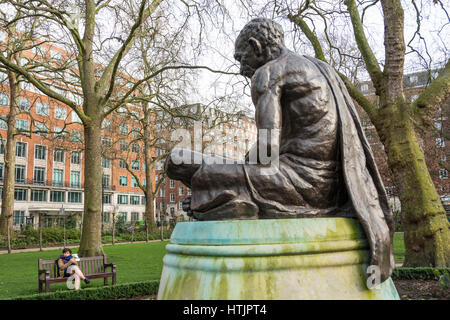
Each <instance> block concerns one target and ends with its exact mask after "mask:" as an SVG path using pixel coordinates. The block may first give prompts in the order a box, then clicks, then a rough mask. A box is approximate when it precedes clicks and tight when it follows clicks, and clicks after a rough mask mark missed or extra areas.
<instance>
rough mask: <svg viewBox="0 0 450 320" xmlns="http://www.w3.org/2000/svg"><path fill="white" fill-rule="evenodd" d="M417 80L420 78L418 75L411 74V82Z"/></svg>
mask: <svg viewBox="0 0 450 320" xmlns="http://www.w3.org/2000/svg"><path fill="white" fill-rule="evenodd" d="M417 80H418V77H417V75H412V76H409V82H411V83H416V82H417Z"/></svg>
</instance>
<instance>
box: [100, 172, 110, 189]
mask: <svg viewBox="0 0 450 320" xmlns="http://www.w3.org/2000/svg"><path fill="white" fill-rule="evenodd" d="M110 181H111V180H110V176H109V174H104V175H103V176H102V186H103V188H109V186H110Z"/></svg>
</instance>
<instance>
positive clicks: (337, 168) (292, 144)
mask: <svg viewBox="0 0 450 320" xmlns="http://www.w3.org/2000/svg"><path fill="white" fill-rule="evenodd" d="M235 59H236V60H237V61H239V62H240V65H241V70H240V73H241V74H242V75H244V76H246V77H251V94H252V100H253V103H254V105H255V108H256V112H255V120H256V126H257V128H258V130H259V131H258V139H257V140H258V141H257V143H256V145H255V146H253V147H252V151H251V152H250V155H251V154H257V155H258V158H257V159H256V161H253V162H252V161H250V160H251V157H249V156H248V155H247V157H246V161H245V163H237V162H234V163H230V162H227V164H214V163H213V164H210V163H211V160H214V159H223V158H220V157H218V156H214V155H202V154H198V153H196V152H193V151H190V150H182V149H174V150H172V152H171V153H170V155H169V157H168V158H167V160H166V170H167V174H168V176H169V177H170V178H172V179H176V180H181V181H182V182H183V183H184V184H186V185H187V186H189V187H191V188H192V197H191V198H190V199H187V200H186V201H185V203H184V209H185V210H186V211H188V213H189V214H190V215H193V217H194V218H196V219H198V220H225V219H281V218H302V217H354V218H357V219H359V222H360V223H361V225H362V226H363V228H364V230H365V232H366V235H367V238H368V241H369V243H370V248H371V264H372V265H377V266H378V267H379V268H380V271H381V281H384V280H386V279H387V278H388V277H389V276H390V275H391V273H392V270H393V268H394V259H393V248H392V236H393V220H392V214H391V211H390V208H389V203H388V199H387V196H386V193H385V189H384V186H383V182H382V181H381V178H380V175H379V173H378V170H377V167H376V164H375V161H374V158H373V155H372V152H371V150H370V147H369V144H368V142H367V140H366V138H365V136H364V132H363V129H362V127H361V123H360V121H359V117H358V114H357V112H356V109H355V106H354V105H353V102H352V99H351V98H350V96H349V93H348V92H347V89H346V88H345V85H344V83H343V82H342V80H341V79H340V78H339V76H338V75H337V74H336V72H335V71H334V70H333V69H332V68H331V67H330V66H329V65H327V64H326V63H324V62H322V61H320V60H317V59H315V58H312V57H307V56H300V55H298V54H296V53H294V52H292V51H290V50H288V49H287V48H286V47H285V46H284V33H283V30H282V28H281V26H280V25H278V24H277V23H275V22H273V21H271V20H269V19H264V18H257V19H254V20H252V21H250V22H249V23H248V24H247V25H246V26H245V27H244V28H243V29H242V31H241V32H240V34H239V36H238V38H237V40H236V43H235ZM261 129H266V130H265V131H264V132H268V134H267V136H268V138H267V139H266V138H265V137H264V138H263V137H262V135H261V132H263V131H261ZM266 148H267V150H272V151H273V150H277V149H278V150H279V155H278V157H277V159H276V160H277V165H276V166H273V165H272V166H271V165H270V164H267V163H262V161H261V159H260V151H261V150H264V151H267V150H266ZM253 151H256V152H254V153H252V152H253ZM267 152H268V151H267ZM198 156H200V157H202V159H203V162H202V163H201V164H195V163H193V159H194V157H198ZM271 156H273V155H271ZM186 159H187V160H186ZM268 167H271V170H272V171H271V172H270V173H269V174H265V173H264V169H265V168H268Z"/></svg>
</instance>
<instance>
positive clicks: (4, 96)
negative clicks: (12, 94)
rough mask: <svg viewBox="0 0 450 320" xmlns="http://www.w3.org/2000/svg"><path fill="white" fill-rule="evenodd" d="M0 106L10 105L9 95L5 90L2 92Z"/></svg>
mask: <svg viewBox="0 0 450 320" xmlns="http://www.w3.org/2000/svg"><path fill="white" fill-rule="evenodd" d="M0 81H1V80H0ZM0 106H3V107H8V106H9V96H8V95H7V94H6V93H4V92H0Z"/></svg>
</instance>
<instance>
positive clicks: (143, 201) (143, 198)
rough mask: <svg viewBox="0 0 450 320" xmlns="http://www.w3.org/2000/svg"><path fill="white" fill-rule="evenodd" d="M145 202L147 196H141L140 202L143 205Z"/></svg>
mask: <svg viewBox="0 0 450 320" xmlns="http://www.w3.org/2000/svg"><path fill="white" fill-rule="evenodd" d="M146 203H147V198H146V197H145V196H143V197H141V204H142V205H145V204H146Z"/></svg>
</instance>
